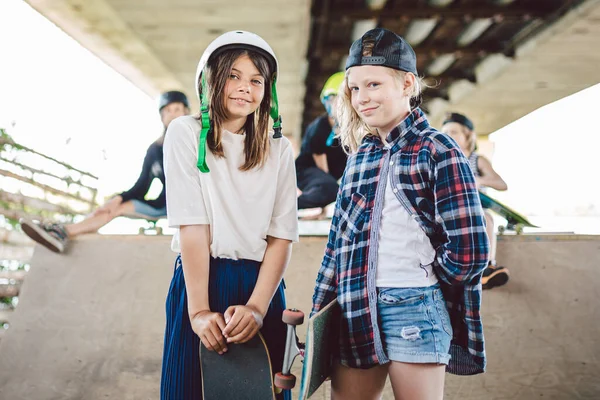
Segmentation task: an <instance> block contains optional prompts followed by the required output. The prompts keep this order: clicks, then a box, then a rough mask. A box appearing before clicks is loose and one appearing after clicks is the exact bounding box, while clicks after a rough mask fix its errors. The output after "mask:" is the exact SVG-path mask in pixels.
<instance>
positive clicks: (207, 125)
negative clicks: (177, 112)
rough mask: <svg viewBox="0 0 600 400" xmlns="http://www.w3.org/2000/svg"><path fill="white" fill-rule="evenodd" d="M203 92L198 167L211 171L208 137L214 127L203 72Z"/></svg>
mask: <svg viewBox="0 0 600 400" xmlns="http://www.w3.org/2000/svg"><path fill="white" fill-rule="evenodd" d="M201 82H202V94H201V95H200V115H201V121H202V130H201V131H200V141H199V142H198V164H197V166H198V169H199V170H200V172H204V173H206V172H210V170H209V169H208V165H206V139H207V138H208V133H209V132H210V131H211V129H212V124H211V121H210V115H209V113H208V110H209V108H208V85H207V84H206V78H205V77H204V74H202V79H201Z"/></svg>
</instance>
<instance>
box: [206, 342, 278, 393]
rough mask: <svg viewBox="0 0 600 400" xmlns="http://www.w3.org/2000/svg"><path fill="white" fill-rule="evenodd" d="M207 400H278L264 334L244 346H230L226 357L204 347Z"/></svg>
mask: <svg viewBox="0 0 600 400" xmlns="http://www.w3.org/2000/svg"><path fill="white" fill-rule="evenodd" d="M200 364H201V375H202V394H203V399H204V400H223V399H240V400H274V399H275V392H274V386H273V373H272V371H271V360H270V358H269V352H268V350H267V345H266V343H265V340H264V338H263V337H262V335H261V334H260V333H258V334H257V335H256V336H254V337H253V338H252V339H251V340H249V341H248V342H246V343H243V344H229V345H228V346H227V352H226V353H225V354H223V355H219V353H217V352H215V351H209V350H207V349H206V347H204V345H203V344H202V343H200Z"/></svg>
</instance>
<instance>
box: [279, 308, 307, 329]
mask: <svg viewBox="0 0 600 400" xmlns="http://www.w3.org/2000/svg"><path fill="white" fill-rule="evenodd" d="M281 319H282V320H283V322H284V323H286V324H288V325H302V324H303V323H304V313H303V312H302V311H300V310H296V309H289V308H288V309H287V310H283V316H282V317H281Z"/></svg>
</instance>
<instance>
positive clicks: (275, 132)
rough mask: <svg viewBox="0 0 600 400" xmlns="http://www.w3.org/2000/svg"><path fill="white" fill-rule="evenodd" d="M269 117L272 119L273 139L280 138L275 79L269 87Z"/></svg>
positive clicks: (279, 117) (279, 116) (279, 118)
mask: <svg viewBox="0 0 600 400" xmlns="http://www.w3.org/2000/svg"><path fill="white" fill-rule="evenodd" d="M269 115H270V116H271V118H272V119H273V139H279V138H281V136H282V134H281V115H279V100H278V99H277V78H276V77H275V78H273V84H272V85H271V110H270V111H269Z"/></svg>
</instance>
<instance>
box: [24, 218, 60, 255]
mask: <svg viewBox="0 0 600 400" xmlns="http://www.w3.org/2000/svg"><path fill="white" fill-rule="evenodd" d="M21 229H23V232H25V234H26V235H27V236H29V237H30V238H31V239H33V240H35V241H36V242H38V243H39V244H41V245H42V246H44V247H46V248H48V249H50V250H52V251H53V252H55V253H64V251H65V249H66V248H67V243H68V242H69V237H68V235H67V231H66V229H65V227H64V225H62V224H53V223H48V224H43V223H40V222H34V221H32V220H30V219H21Z"/></svg>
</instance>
